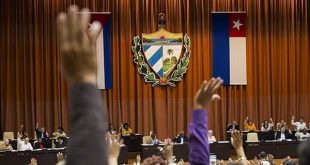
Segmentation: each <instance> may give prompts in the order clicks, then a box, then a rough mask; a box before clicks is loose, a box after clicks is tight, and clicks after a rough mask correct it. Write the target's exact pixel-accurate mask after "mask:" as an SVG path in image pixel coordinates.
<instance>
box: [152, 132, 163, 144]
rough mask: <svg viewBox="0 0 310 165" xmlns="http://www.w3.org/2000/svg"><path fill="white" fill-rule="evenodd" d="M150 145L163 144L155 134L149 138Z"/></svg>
mask: <svg viewBox="0 0 310 165" xmlns="http://www.w3.org/2000/svg"><path fill="white" fill-rule="evenodd" d="M150 144H154V145H157V144H163V142H162V141H160V140H159V139H158V138H157V136H156V134H155V133H152V134H151V138H150Z"/></svg>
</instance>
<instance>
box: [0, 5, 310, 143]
mask: <svg viewBox="0 0 310 165" xmlns="http://www.w3.org/2000/svg"><path fill="white" fill-rule="evenodd" d="M307 3H308V2H307V0H250V1H249V0H153V1H149V0H102V1H94V0H71V1H70V0H63V1H54V0H45V1H40V0H24V1H18V0H11V1H1V2H0V12H1V15H0V21H1V24H0V34H1V37H0V41H1V44H0V55H1V57H0V64H1V66H0V74H1V75H0V77H1V82H0V94H1V96H0V97H1V109H0V111H1V113H0V117H1V129H2V131H15V132H16V131H17V130H18V128H19V126H20V124H24V126H25V128H26V130H27V131H28V132H29V133H30V134H31V133H32V132H33V131H34V127H35V123H36V122H38V123H39V124H40V125H42V126H45V127H46V128H47V130H48V131H49V132H50V133H51V132H52V131H54V130H55V129H57V127H58V126H63V127H64V128H65V130H67V129H68V116H69V113H70V112H68V106H69V105H68V101H69V99H68V87H67V85H66V82H65V80H64V77H63V75H62V74H61V72H60V67H59V61H60V54H59V45H58V42H57V35H56V16H57V14H58V13H59V12H60V11H66V10H67V7H68V6H69V5H70V4H77V5H78V6H80V7H88V8H90V9H91V10H92V11H96V12H101V11H110V12H111V13H112V25H111V26H112V28H111V29H112V32H111V33H112V40H111V42H112V44H111V47H112V48H111V50H112V75H113V76H112V77H113V78H112V79H113V87H112V89H111V90H103V91H102V95H103V99H104V100H105V101H106V102H107V109H108V112H109V122H112V123H113V124H114V125H115V127H116V128H117V127H118V126H120V124H121V123H124V122H127V123H129V124H130V126H131V127H132V129H133V130H134V131H135V132H138V133H143V134H148V132H149V131H150V130H153V131H154V132H156V133H157V135H158V136H159V137H160V138H162V139H163V138H166V137H174V136H175V135H176V134H177V133H178V132H179V131H185V132H186V133H187V129H188V124H189V122H190V114H191V111H192V108H193V97H194V95H195V92H196V90H197V89H198V88H199V86H200V84H201V82H202V81H203V80H206V79H209V78H210V77H211V76H212V62H211V61H212V49H211V48H212V34H211V21H212V20H211V12H212V11H246V12H247V32H246V35H247V41H246V44H247V79H248V84H247V85H245V86H224V87H222V88H221V89H220V91H219V94H220V95H221V96H222V99H221V101H217V102H215V103H213V105H212V107H211V109H209V122H208V123H209V129H212V130H213V131H214V133H215V135H216V136H217V137H218V139H224V138H225V129H226V126H227V124H228V123H230V122H232V120H236V121H237V122H238V123H239V124H241V128H243V120H244V119H245V117H246V116H249V118H250V119H251V120H253V121H254V122H255V124H256V125H257V126H258V128H260V124H261V123H262V122H263V120H265V119H269V118H270V117H272V118H273V119H274V121H279V120H281V119H284V120H285V121H286V122H288V123H290V118H291V116H292V115H295V116H297V117H299V116H303V117H304V118H305V120H306V121H310V111H309V107H310V105H309V104H310V96H309V89H310V85H309V81H310V57H309V22H308V17H309V13H308V12H307ZM160 12H163V13H165V14H166V17H167V30H168V31H171V32H182V33H184V34H188V35H189V37H190V38H191V58H190V63H189V67H188V72H187V73H186V74H185V76H184V77H183V80H182V81H181V82H178V83H177V84H176V87H167V86H156V87H151V85H150V84H147V83H145V82H144V79H143V77H142V76H141V75H139V73H138V72H137V66H136V65H135V64H134V63H133V54H132V52H131V46H132V39H133V37H134V36H137V35H140V34H141V33H152V32H155V31H156V30H157V15H158V13H160ZM90 122H91V121H90Z"/></svg>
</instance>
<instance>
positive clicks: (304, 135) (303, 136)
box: [295, 128, 310, 140]
mask: <svg viewBox="0 0 310 165" xmlns="http://www.w3.org/2000/svg"><path fill="white" fill-rule="evenodd" d="M295 136H296V138H297V139H298V140H306V139H308V138H309V137H310V134H309V133H308V132H307V129H306V128H304V129H303V130H300V131H297V132H296V133H295Z"/></svg>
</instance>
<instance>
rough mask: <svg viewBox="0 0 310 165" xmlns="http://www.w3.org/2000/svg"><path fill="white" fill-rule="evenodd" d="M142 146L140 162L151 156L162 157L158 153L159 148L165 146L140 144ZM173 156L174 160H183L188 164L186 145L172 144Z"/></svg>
mask: <svg viewBox="0 0 310 165" xmlns="http://www.w3.org/2000/svg"><path fill="white" fill-rule="evenodd" d="M141 146H142V153H141V155H142V160H144V159H146V158H148V157H151V156H153V155H156V156H162V153H161V152H160V151H159V148H160V147H161V148H163V147H164V146H165V145H164V144H160V145H153V144H141ZM173 155H174V156H175V158H176V160H177V161H179V160H180V159H183V161H186V162H188V143H183V144H178V143H176V144H173Z"/></svg>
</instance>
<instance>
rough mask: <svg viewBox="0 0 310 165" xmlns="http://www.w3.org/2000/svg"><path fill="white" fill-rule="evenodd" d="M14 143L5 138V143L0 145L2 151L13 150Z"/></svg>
mask: <svg viewBox="0 0 310 165" xmlns="http://www.w3.org/2000/svg"><path fill="white" fill-rule="evenodd" d="M12 150H13V148H12V145H11V144H10V140H9V139H5V140H4V142H3V144H2V145H1V146H0V151H12Z"/></svg>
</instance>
